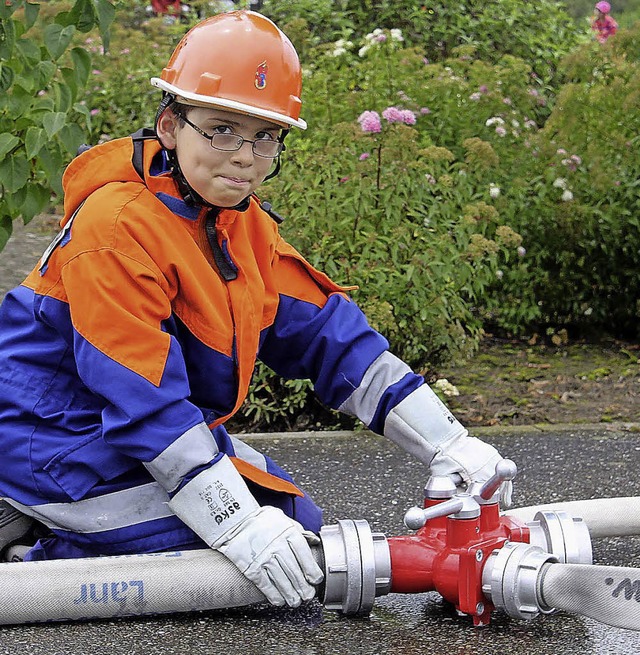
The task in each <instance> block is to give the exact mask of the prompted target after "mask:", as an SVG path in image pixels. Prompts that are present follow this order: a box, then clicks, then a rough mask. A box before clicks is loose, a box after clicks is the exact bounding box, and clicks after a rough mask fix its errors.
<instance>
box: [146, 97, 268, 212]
mask: <svg viewBox="0 0 640 655" xmlns="http://www.w3.org/2000/svg"><path fill="white" fill-rule="evenodd" d="M187 119H188V120H189V121H190V122H191V123H193V124H194V125H196V126H197V127H199V128H200V129H201V130H202V131H203V132H206V134H208V135H210V136H211V135H213V134H216V133H220V134H229V133H233V134H237V135H238V136H241V137H243V138H245V139H249V140H250V141H254V140H259V139H272V140H276V139H277V138H278V136H279V135H280V131H281V128H280V127H279V126H278V125H275V124H274V123H270V122H268V121H267V120H265V119H263V118H256V117H254V116H245V115H244V114H238V113H235V112H231V111H225V110H222V109H214V108H208V107H193V108H190V109H189V113H188V114H187ZM158 135H159V136H160V139H161V141H162V143H163V145H164V146H165V147H166V148H169V149H173V148H175V150H176V154H177V156H178V161H179V163H180V168H181V169H182V173H183V174H184V176H185V178H186V179H187V182H188V183H189V184H190V185H191V187H192V188H193V189H194V190H195V191H196V192H197V193H198V194H200V195H201V196H202V197H203V198H204V199H205V200H207V201H208V202H210V203H211V204H212V205H216V206H217V207H233V206H235V205H237V204H238V203H239V202H241V201H242V200H243V199H244V198H246V197H247V196H248V195H250V194H251V193H253V192H254V191H255V190H256V189H257V188H258V187H259V186H260V184H262V182H263V181H264V178H265V177H266V176H267V174H268V173H269V170H270V169H271V166H272V165H273V159H269V158H266V157H260V156H258V155H255V154H254V152H253V150H252V144H251V143H247V142H246V141H245V142H244V143H243V144H242V146H240V148H239V149H238V150H235V151H223V150H217V149H216V148H213V147H212V145H211V141H210V140H209V139H207V138H206V137H204V136H202V134H200V133H199V132H197V131H196V130H195V129H194V128H193V127H191V125H189V124H188V123H184V122H183V123H182V124H180V121H179V120H178V118H177V117H176V116H175V114H174V113H173V112H172V111H171V110H168V111H165V112H164V114H163V115H162V117H161V119H160V121H159V123H158Z"/></svg>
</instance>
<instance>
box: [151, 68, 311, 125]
mask: <svg viewBox="0 0 640 655" xmlns="http://www.w3.org/2000/svg"><path fill="white" fill-rule="evenodd" d="M151 84H152V85H153V86H155V87H157V88H159V89H162V90H163V91H165V92H166V93H170V94H171V95H172V96H175V98H176V100H177V101H178V102H181V103H183V104H185V105H191V106H193V107H214V108H218V109H225V110H227V111H234V112H237V113H239V114H246V115H248V116H256V117H259V118H265V119H267V120H270V121H273V122H274V123H276V124H277V125H282V126H283V127H299V128H300V129H301V130H306V129H307V123H306V121H303V120H302V119H301V118H298V119H294V118H291V117H290V116H286V115H285V114H279V113H277V112H274V111H270V110H268V109H262V108H260V107H253V106H252V105H247V104H245V103H242V102H238V101H236V100H230V99H228V98H216V97H212V96H205V95H200V94H198V93H192V92H190V91H184V90H183V89H180V88H178V87H177V86H174V85H173V84H169V83H168V82H166V81H165V80H163V79H161V78H159V77H152V78H151Z"/></svg>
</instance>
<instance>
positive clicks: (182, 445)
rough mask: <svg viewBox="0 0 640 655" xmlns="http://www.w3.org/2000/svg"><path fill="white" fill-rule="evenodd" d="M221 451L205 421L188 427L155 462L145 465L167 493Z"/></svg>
mask: <svg viewBox="0 0 640 655" xmlns="http://www.w3.org/2000/svg"><path fill="white" fill-rule="evenodd" d="M219 452H220V450H219V449H218V444H217V443H216V440H215V439H214V438H213V435H212V434H211V430H209V428H208V427H207V424H206V423H204V422H202V423H198V425H194V426H193V427H192V428H189V429H188V430H187V431H186V432H185V433H184V434H182V435H181V436H180V437H178V438H177V439H176V440H175V441H174V442H173V443H171V444H170V445H169V446H168V447H167V448H165V450H163V451H162V452H161V453H160V454H159V455H158V456H157V457H156V458H155V459H153V460H152V461H150V462H145V463H144V465H145V467H146V468H147V470H148V471H149V473H151V475H152V476H153V477H154V478H155V479H156V480H157V481H158V482H159V483H160V484H161V485H162V486H163V487H164V488H165V489H166V490H167V491H173V490H174V489H177V488H178V486H179V485H180V483H181V482H182V479H183V478H184V476H185V475H187V473H189V472H190V471H193V469H195V468H197V467H198V466H202V465H203V464H208V463H209V462H210V461H211V460H212V459H213V458H214V457H215V456H216V455H217V454H218V453H219Z"/></svg>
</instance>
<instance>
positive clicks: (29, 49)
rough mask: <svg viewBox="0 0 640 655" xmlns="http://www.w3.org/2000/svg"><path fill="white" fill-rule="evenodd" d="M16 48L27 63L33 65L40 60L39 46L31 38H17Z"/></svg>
mask: <svg viewBox="0 0 640 655" xmlns="http://www.w3.org/2000/svg"><path fill="white" fill-rule="evenodd" d="M16 50H17V51H18V52H19V53H20V55H22V58H23V59H24V60H25V62H26V63H27V64H29V65H35V64H36V63H37V62H39V61H40V48H39V47H38V46H37V45H36V44H35V43H34V42H33V41H32V40H31V39H18V40H17V41H16Z"/></svg>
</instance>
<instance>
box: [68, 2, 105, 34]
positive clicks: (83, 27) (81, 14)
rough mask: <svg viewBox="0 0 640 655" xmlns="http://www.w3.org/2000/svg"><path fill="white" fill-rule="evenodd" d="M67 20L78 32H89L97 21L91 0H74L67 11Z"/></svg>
mask: <svg viewBox="0 0 640 655" xmlns="http://www.w3.org/2000/svg"><path fill="white" fill-rule="evenodd" d="M69 20H70V21H71V23H72V24H73V25H75V26H76V27H77V28H78V30H79V31H80V32H90V31H91V30H92V29H93V28H94V27H95V25H96V24H97V22H98V16H97V14H96V9H95V7H94V6H93V3H92V2H91V0H76V2H75V4H74V5H73V9H72V10H71V11H70V12H69Z"/></svg>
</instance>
